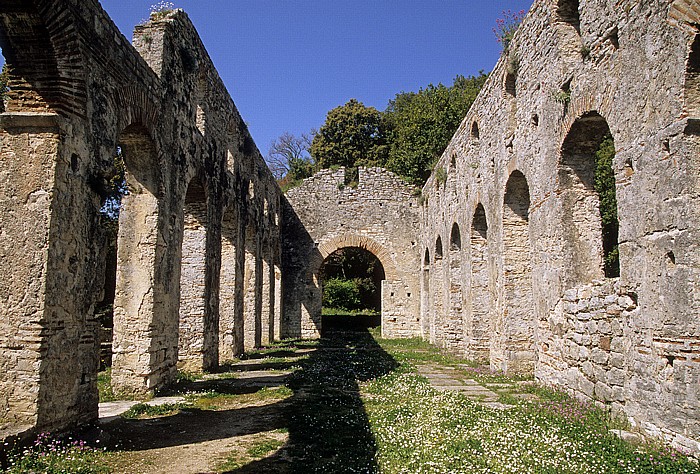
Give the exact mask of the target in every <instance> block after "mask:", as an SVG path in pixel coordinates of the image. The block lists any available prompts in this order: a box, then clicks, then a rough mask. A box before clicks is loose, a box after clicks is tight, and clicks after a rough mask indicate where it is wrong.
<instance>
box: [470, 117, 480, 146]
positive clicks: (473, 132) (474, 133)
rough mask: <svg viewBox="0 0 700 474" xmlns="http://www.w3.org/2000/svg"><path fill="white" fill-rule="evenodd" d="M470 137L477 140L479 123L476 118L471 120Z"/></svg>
mask: <svg viewBox="0 0 700 474" xmlns="http://www.w3.org/2000/svg"><path fill="white" fill-rule="evenodd" d="M471 137H472V140H473V141H477V142H478V141H479V124H478V123H477V121H476V120H475V121H473V122H472V130H471Z"/></svg>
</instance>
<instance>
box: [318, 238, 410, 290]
mask: <svg viewBox="0 0 700 474" xmlns="http://www.w3.org/2000/svg"><path fill="white" fill-rule="evenodd" d="M346 247H358V248H361V249H364V250H367V251H368V252H369V253H371V254H372V255H374V256H375V257H377V259H379V261H380V262H381V264H382V266H384V274H385V275H386V279H387V280H389V281H393V280H396V279H397V278H398V274H397V271H396V265H395V264H394V261H393V259H392V257H391V254H390V253H389V252H388V251H387V249H385V248H384V247H383V246H382V245H381V244H379V242H377V241H376V240H373V239H371V238H369V237H367V236H364V235H356V234H345V235H340V236H337V237H333V238H331V239H330V240H328V241H326V242H323V243H320V244H319V245H318V252H319V253H318V254H317V255H316V258H315V259H314V262H313V263H312V264H311V265H310V266H309V268H310V270H311V271H312V273H314V274H317V273H318V271H319V269H320V268H321V265H322V264H323V261H324V260H325V259H326V258H327V257H328V256H329V255H330V254H332V253H333V252H335V251H336V250H340V249H342V248H346Z"/></svg>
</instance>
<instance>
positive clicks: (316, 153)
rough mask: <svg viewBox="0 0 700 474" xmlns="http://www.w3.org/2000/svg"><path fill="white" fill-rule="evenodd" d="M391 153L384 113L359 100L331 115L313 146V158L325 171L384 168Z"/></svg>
mask: <svg viewBox="0 0 700 474" xmlns="http://www.w3.org/2000/svg"><path fill="white" fill-rule="evenodd" d="M387 152H388V147H387V142H386V132H385V129H384V123H383V120H382V114H381V112H379V111H378V110H377V109H375V108H374V107H366V106H365V105H364V104H362V102H358V101H357V100H355V99H350V101H349V102H348V103H347V104H345V105H342V106H340V107H336V108H334V109H333V110H331V111H330V112H328V115H327V116H326V122H325V123H324V124H323V126H322V127H321V129H320V130H319V131H318V133H317V134H316V136H315V137H314V139H313V141H312V143H311V156H312V157H313V158H314V159H315V160H316V163H318V165H319V166H320V167H321V168H329V167H331V166H345V167H347V168H353V167H356V166H384V165H385V163H386V157H387Z"/></svg>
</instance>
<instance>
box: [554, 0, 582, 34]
mask: <svg viewBox="0 0 700 474" xmlns="http://www.w3.org/2000/svg"><path fill="white" fill-rule="evenodd" d="M578 9H579V0H559V1H558V2H557V20H558V21H560V22H562V23H566V24H567V25H571V26H572V27H573V28H574V29H575V30H576V32H577V33H579V34H580V33H581V18H580V16H579V12H578Z"/></svg>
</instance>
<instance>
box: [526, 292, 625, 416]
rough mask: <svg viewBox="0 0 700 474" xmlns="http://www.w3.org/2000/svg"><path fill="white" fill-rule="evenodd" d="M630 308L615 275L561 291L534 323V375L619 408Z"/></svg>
mask: <svg viewBox="0 0 700 474" xmlns="http://www.w3.org/2000/svg"><path fill="white" fill-rule="evenodd" d="M636 309H637V305H636V304H635V302H634V300H633V299H632V298H630V296H629V295H626V294H621V292H620V283H619V280H617V279H610V280H604V281H600V280H596V281H594V282H593V283H591V284H589V285H585V286H581V287H579V288H572V289H570V290H567V291H566V292H565V293H564V295H563V297H562V298H561V300H559V302H558V303H557V305H556V306H555V308H554V309H553V310H552V311H551V312H550V314H549V317H548V318H546V319H543V320H541V321H540V323H539V327H538V330H539V337H538V340H539V341H540V345H539V348H538V349H539V364H538V365H537V369H536V371H535V376H536V377H537V379H538V380H539V381H540V382H543V383H547V384H554V385H559V386H562V387H566V388H567V389H568V390H569V391H570V392H572V393H574V394H575V395H576V396H578V397H579V398H586V399H590V400H596V401H599V402H602V403H604V404H607V405H610V406H612V408H613V410H614V411H615V412H617V413H622V412H623V406H624V404H625V380H626V377H627V375H626V374H627V372H626V366H627V360H626V355H625V354H626V352H627V351H628V349H629V347H628V346H629V342H628V339H627V338H626V336H625V330H624V321H625V320H627V319H628V318H629V317H630V313H631V312H633V311H636Z"/></svg>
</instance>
